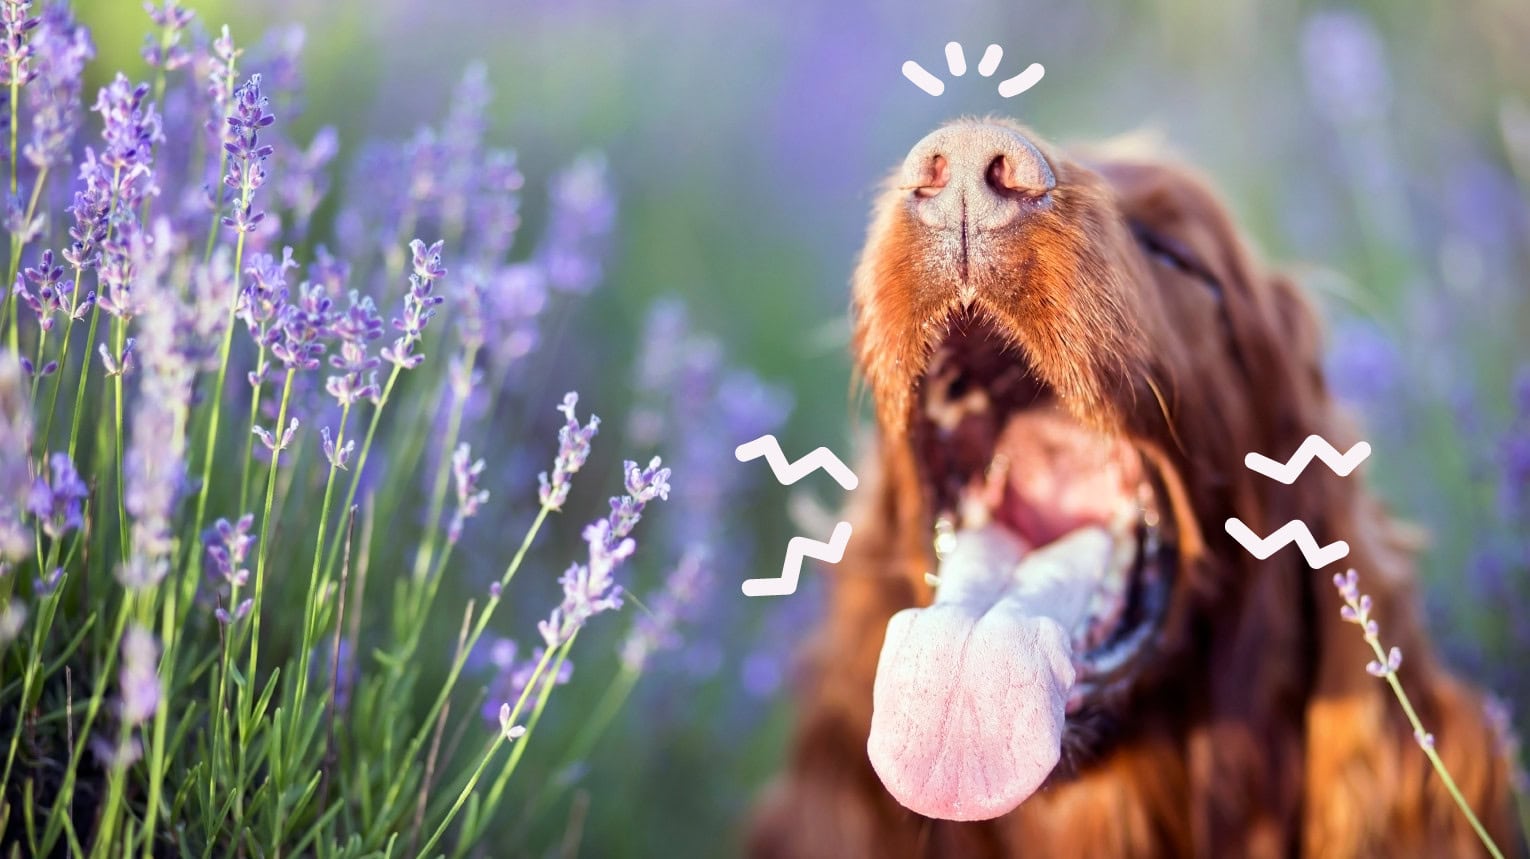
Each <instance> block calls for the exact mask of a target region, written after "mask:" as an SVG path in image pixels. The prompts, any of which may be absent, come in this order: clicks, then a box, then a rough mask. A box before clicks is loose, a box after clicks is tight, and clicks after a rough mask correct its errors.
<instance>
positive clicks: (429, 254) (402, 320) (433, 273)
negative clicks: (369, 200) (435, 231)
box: [382, 239, 446, 370]
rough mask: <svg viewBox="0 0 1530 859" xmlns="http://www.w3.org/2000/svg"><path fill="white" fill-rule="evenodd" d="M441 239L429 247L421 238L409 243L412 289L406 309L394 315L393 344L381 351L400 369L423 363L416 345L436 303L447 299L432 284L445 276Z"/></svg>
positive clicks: (422, 334) (405, 300)
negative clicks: (412, 262) (433, 288)
mask: <svg viewBox="0 0 1530 859" xmlns="http://www.w3.org/2000/svg"><path fill="white" fill-rule="evenodd" d="M441 244H442V243H441V242H439V241H438V242H436V243H435V244H433V245H430V246H429V247H426V245H425V243H424V242H423V241H421V240H419V239H415V240H414V241H412V242H410V243H409V250H410V251H411V252H412V253H413V254H414V273H412V274H410V275H409V291H408V292H406V293H404V312H403V315H402V316H400V317H395V318H394V320H393V327H394V328H395V329H396V330H398V331H399V332H400V334H399V337H398V339H396V340H394V341H393V345H392V346H386V347H384V348H383V350H382V356H383V358H385V359H387V360H388V361H391V362H393V363H394V364H395V365H397V366H398V367H399V368H400V369H404V370H409V369H413V368H415V367H418V366H419V365H420V362H421V361H424V360H425V356H424V355H421V354H415V353H414V347H415V345H416V344H418V343H419V342H420V339H421V338H422V337H424V336H425V326H426V325H427V324H428V323H429V322H430V320H431V318H432V317H434V316H435V315H436V306H437V305H439V304H440V303H441V302H443V301H445V300H446V299H445V298H444V297H442V296H440V295H435V294H433V293H432V284H434V283H435V282H436V281H437V280H439V279H440V278H442V277H444V276H445V275H446V268H445V266H443V265H442V264H441Z"/></svg>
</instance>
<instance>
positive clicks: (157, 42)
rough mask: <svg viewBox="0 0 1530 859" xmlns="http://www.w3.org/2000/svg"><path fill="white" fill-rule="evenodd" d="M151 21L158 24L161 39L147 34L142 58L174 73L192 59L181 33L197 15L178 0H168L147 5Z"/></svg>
mask: <svg viewBox="0 0 1530 859" xmlns="http://www.w3.org/2000/svg"><path fill="white" fill-rule="evenodd" d="M143 8H144V11H146V12H148V13H149V20H151V21H153V22H154V24H155V26H157V27H159V31H160V32H159V38H157V39H156V38H155V37H154V36H153V35H149V36H145V37H144V46H143V59H144V62H146V63H148V64H149V66H150V67H151V68H156V69H160V70H161V71H166V72H173V71H175V70H176V69H178V68H180V67H182V66H184V65H186V64H187V63H189V62H191V52H190V51H188V50H186V48H185V47H184V46H182V45H181V35H182V33H183V32H184V31H185V30H186V25H188V24H190V23H191V19H192V18H195V17H196V13H195V12H192V11H191V10H190V9H184V8H181V6H180V5H179V4H177V3H176V0H165V2H164V4H163V5H161V6H158V7H156V6H154V5H153V4H152V3H145V4H144V7H143Z"/></svg>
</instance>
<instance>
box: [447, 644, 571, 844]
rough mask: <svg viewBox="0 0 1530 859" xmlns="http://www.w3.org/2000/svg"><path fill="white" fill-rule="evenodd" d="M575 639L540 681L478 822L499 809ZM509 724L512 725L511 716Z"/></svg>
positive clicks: (469, 837) (484, 802) (564, 648)
mask: <svg viewBox="0 0 1530 859" xmlns="http://www.w3.org/2000/svg"><path fill="white" fill-rule="evenodd" d="M577 637H578V632H577V631H576V632H575V633H574V634H573V635H571V636H569V637H568V640H567V641H565V642H563V646H562V647H559V648H558V660H557V661H556V662H554V663H553V669H552V672H551V673H549V674H548V675H547V677H546V679H544V680H543V681H542V691H541V694H540V695H538V696H537V703H536V706H535V707H533V708H532V710H531V719H530V720H528V721H527V722H526V733H525V734H523V735H521V741H520V742H519V743H516V745H515V748H514V749H511V751H510V760H509V761H507V762H506V763H505V768H504V769H502V770H500V772H499V775H498V776H496V777H495V779H494V784H493V785H492V786H490V788H489V793H488V795H487V796H486V797H484V801H483V810H482V813H481V814H480V815H479V819H480V820H482V819H483V818H484V816H485V815H492V814H493V813H494V809H496V808H498V807H499V801H500V798H501V797H503V796H504V793H505V788H506V787H507V786H508V785H509V784H510V776H512V775H514V774H515V768H516V766H517V765H519V764H520V762H521V757H522V756H524V755H525V754H526V746H527V745H528V744H529V743H530V741H531V735H532V734H533V733H535V732H536V730H537V723H538V722H540V721H542V711H543V710H544V709H545V708H546V707H547V701H548V699H550V698H552V691H553V686H554V685H555V684H556V683H557V682H558V672H559V671H561V670H563V663H564V661H565V660H567V659H568V652H569V650H570V649H571V648H572V647H573V646H574V639H575V638H577ZM526 685H527V686H530V685H531V684H530V683H528V684H526ZM511 724H514V720H513V714H512V721H511ZM476 835H477V833H476V832H472V833H469V834H468V837H467V838H466V839H464V841H465V842H467V841H471V840H473V838H474V836H476ZM462 846H466V845H465V844H464V845H462ZM460 852H461V851H460V850H459V853H460Z"/></svg>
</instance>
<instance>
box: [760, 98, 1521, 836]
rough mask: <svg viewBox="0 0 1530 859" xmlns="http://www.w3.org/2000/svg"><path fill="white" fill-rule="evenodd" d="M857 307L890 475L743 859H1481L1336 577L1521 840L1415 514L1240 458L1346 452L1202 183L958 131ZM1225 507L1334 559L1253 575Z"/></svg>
mask: <svg viewBox="0 0 1530 859" xmlns="http://www.w3.org/2000/svg"><path fill="white" fill-rule="evenodd" d="M854 311H855V348H856V357H857V360H858V364H859V369H860V372H861V374H862V376H863V378H864V381H865V383H866V386H867V388H868V390H869V392H870V394H871V395H872V397H873V398H874V400H875V405H876V413H877V418H878V425H879V433H880V445H879V451H878V454H877V461H876V463H875V466H874V467H873V468H871V469H865V470H863V471H862V473H863V475H864V474H867V473H868V472H874V473H875V476H874V477H873V478H872V479H868V480H866V481H865V483H864V484H863V486H862V488H861V490H860V491H859V492H858V493H857V496H858V498H859V501H860V507H859V510H858V512H857V514H856V528H855V536H854V538H853V539H852V540H851V542H850V548H849V551H848V553H847V555H846V558H845V560H844V561H843V563H841V564H839V565H838V566H837V567H835V568H832V569H831V570H829V571H828V573H827V574H828V575H830V576H831V579H832V585H831V591H832V595H831V602H830V606H829V614H828V619H827V622H826V624H825V626H824V628H823V629H822V630H820V632H819V634H818V635H817V636H816V638H815V640H814V642H813V644H812V646H811V647H810V650H809V671H808V672H807V677H806V681H805V685H804V688H803V689H802V691H801V702H800V703H801V706H800V724H799V726H798V729H797V734H796V738H795V741H794V743H793V745H792V748H791V753H790V761H789V764H788V768H787V770H786V772H785V773H784V774H783V776H782V777H781V778H780V779H779V780H778V782H777V783H776V784H775V785H774V786H773V787H772V789H771V790H770V792H769V794H768V796H767V798H766V800H765V802H764V803H763V808H762V809H761V811H760V813H759V815H758V816H757V818H756V820H755V825H754V828H753V831H752V834H751V839H750V850H751V853H752V855H753V856H756V857H803V859H811V857H832V858H833V859H859V857H868V859H871V857H875V859H884V857H915V856H939V857H947V856H951V857H999V856H1041V857H1072V856H1098V857H1146V856H1197V857H1215V859H1222V857H1243V856H1256V857H1290V856H1305V857H1399V856H1417V857H1455V856H1477V855H1483V854H1484V851H1483V849H1482V847H1481V845H1480V843H1479V842H1478V840H1477V838H1476V836H1475V835H1474V834H1473V832H1472V831H1471V829H1470V828H1469V827H1468V824H1467V822H1466V820H1465V819H1464V818H1463V817H1462V815H1461V814H1460V812H1459V811H1458V810H1457V809H1456V808H1455V806H1454V804H1453V803H1452V801H1451V798H1450V797H1449V795H1448V794H1447V792H1446V790H1445V789H1444V787H1443V786H1442V785H1441V783H1440V781H1439V779H1437V778H1436V777H1435V775H1434V774H1433V773H1432V771H1431V770H1430V767H1429V764H1428V761H1427V760H1426V758H1425V756H1424V755H1423V754H1422V752H1421V751H1420V750H1419V748H1418V747H1417V745H1416V744H1415V741H1414V738H1413V732H1412V729H1411V728H1410V727H1409V724H1408V723H1407V721H1406V720H1405V718H1404V716H1403V714H1402V712H1401V711H1400V709H1399V708H1398V706H1397V704H1396V702H1395V701H1394V700H1393V699H1392V697H1391V693H1390V691H1389V690H1388V689H1387V686H1386V684H1385V683H1384V682H1382V681H1379V680H1377V679H1375V678H1373V677H1371V676H1369V675H1368V674H1367V673H1366V671H1365V665H1366V663H1367V661H1368V660H1369V659H1370V658H1371V653H1370V650H1369V648H1368V646H1367V645H1366V643H1365V642H1364V641H1363V640H1362V636H1361V634H1360V631H1359V630H1358V629H1357V628H1356V627H1354V626H1353V625H1351V624H1347V623H1344V622H1343V621H1342V620H1341V618H1340V615H1339V606H1340V602H1339V599H1338V597H1337V595H1336V593H1335V591H1334V588H1333V585H1332V577H1333V574H1334V572H1336V571H1338V570H1341V569H1342V568H1343V567H1347V566H1353V567H1355V568H1357V569H1358V570H1359V571H1360V574H1361V580H1362V585H1363V588H1364V589H1365V590H1367V591H1368V592H1370V593H1371V594H1372V595H1373V596H1374V598H1375V603H1376V608H1375V616H1376V617H1377V618H1378V619H1379V621H1380V623H1381V626H1382V634H1383V638H1384V639H1385V641H1386V642H1387V643H1389V644H1396V645H1398V646H1400V647H1401V648H1402V651H1403V653H1404V654H1405V656H1406V660H1405V662H1404V664H1403V666H1402V669H1401V672H1400V677H1401V679H1402V682H1403V684H1404V685H1405V687H1406V688H1407V689H1408V691H1409V692H1410V693H1411V694H1412V696H1413V700H1414V702H1415V704H1416V706H1417V707H1418V710H1419V714H1420V716H1421V717H1422V718H1423V720H1424V723H1425V724H1426V725H1427V726H1428V728H1429V729H1430V730H1432V731H1433V732H1434V733H1435V735H1436V736H1437V737H1438V750H1439V752H1440V754H1441V756H1442V757H1443V758H1444V760H1445V761H1446V763H1447V764H1448V765H1449V767H1450V769H1451V771H1452V773H1453V774H1454V776H1455V778H1456V781H1457V783H1458V784H1459V785H1460V788H1461V790H1462V791H1463V792H1464V793H1465V795H1466V797H1467V799H1468V800H1469V801H1470V802H1471V804H1472V805H1473V807H1474V808H1475V809H1476V811H1477V813H1478V814H1479V815H1480V816H1481V817H1482V819H1483V822H1484V823H1485V824H1486V826H1487V828H1488V829H1489V831H1490V832H1491V833H1492V834H1493V836H1494V837H1495V839H1496V840H1497V841H1498V843H1499V844H1500V845H1501V846H1503V847H1504V848H1505V849H1506V850H1510V851H1511V852H1512V847H1513V845H1512V844H1511V843H1510V842H1511V839H1512V838H1513V837H1514V836H1513V835H1512V834H1511V833H1512V831H1513V830H1512V829H1511V825H1512V824H1511V820H1512V818H1511V816H1510V797H1509V792H1508V786H1507V785H1508V763H1507V761H1506V760H1505V759H1504V758H1503V757H1502V756H1501V754H1500V753H1499V751H1498V750H1499V746H1498V745H1497V742H1496V738H1495V736H1494V735H1493V732H1492V730H1491V728H1490V727H1489V723H1488V721H1487V719H1486V718H1485V717H1484V714H1483V706H1482V699H1481V698H1480V697H1479V696H1478V694H1477V693H1476V692H1474V691H1472V690H1470V689H1468V688H1467V687H1466V686H1465V685H1463V684H1462V683H1461V682H1460V681H1458V680H1456V679H1454V678H1453V677H1451V676H1450V675H1449V674H1448V673H1447V672H1446V671H1445V669H1444V668H1443V667H1442V666H1441V665H1440V664H1439V663H1438V662H1437V660H1436V658H1435V656H1434V654H1433V652H1432V651H1431V648H1430V646H1429V643H1428V641H1427V640H1426V639H1425V637H1424V635H1423V633H1422V631H1421V628H1420V625H1419V622H1418V619H1417V616H1416V611H1415V606H1414V594H1413V587H1412V578H1413V575H1412V572H1411V569H1410V557H1409V554H1410V551H1409V548H1408V546H1407V541H1406V539H1405V538H1404V537H1403V534H1402V532H1401V530H1400V529H1398V528H1397V527H1395V526H1394V524H1393V523H1392V522H1391V521H1390V519H1389V518H1388V516H1387V514H1386V513H1385V511H1384V510H1383V509H1382V507H1381V506H1380V504H1379V503H1378V502H1377V501H1376V500H1375V499H1374V498H1373V497H1372V496H1371V495H1370V494H1368V492H1367V491H1366V489H1365V487H1364V483H1363V480H1362V478H1361V477H1360V476H1359V475H1352V476H1350V477H1347V478H1341V477H1338V476H1337V475H1335V474H1334V473H1333V472H1332V471H1331V470H1329V469H1328V468H1326V467H1324V466H1323V465H1322V464H1321V463H1315V464H1314V465H1312V466H1311V467H1309V468H1308V470H1307V471H1306V472H1305V473H1304V474H1303V475H1302V476H1301V477H1300V478H1299V479H1297V480H1296V481H1295V483H1294V484H1292V485H1289V486H1287V485H1283V484H1281V483H1278V482H1276V481H1274V480H1271V479H1269V478H1266V477H1263V476H1260V475H1258V474H1255V473H1253V472H1251V471H1249V470H1248V469H1247V468H1246V467H1245V466H1244V456H1245V454H1247V453H1249V452H1251V451H1258V452H1261V453H1264V454H1266V455H1268V456H1271V457H1273V458H1274V459H1277V460H1280V461H1284V460H1285V459H1286V458H1287V457H1289V456H1290V455H1291V454H1292V453H1293V452H1294V451H1295V450H1296V448H1297V446H1298V445H1299V444H1300V443H1301V441H1302V440H1303V439H1305V438H1306V437H1307V436H1308V435H1309V434H1313V433H1316V434H1319V435H1322V436H1324V437H1325V438H1327V439H1328V440H1329V441H1331V442H1332V443H1333V444H1334V445H1335V446H1336V447H1337V448H1339V449H1340V450H1345V449H1348V447H1349V446H1350V445H1351V444H1352V443H1353V442H1354V441H1356V440H1357V438H1356V436H1355V435H1354V433H1353V431H1352V429H1351V428H1350V427H1349V425H1348V424H1347V423H1346V422H1345V421H1344V419H1343V418H1342V416H1341V414H1340V413H1339V409H1338V408H1337V407H1336V405H1335V403H1334V402H1333V401H1332V400H1331V398H1330V396H1329V394H1328V392H1327V390H1326V388H1325V385H1324V379H1323V374H1322V371H1321V368H1320V365H1319V345H1320V344H1319V339H1320V338H1319V333H1320V332H1319V329H1318V325H1317V322H1316V320H1315V318H1314V316H1313V314H1312V312H1311V310H1310V309H1309V307H1308V305H1307V303H1306V302H1305V301H1304V300H1303V298H1302V296H1301V295H1300V293H1299V292H1298V290H1297V289H1296V288H1295V287H1294V286H1293V285H1292V284H1291V283H1290V282H1289V281H1288V280H1286V279H1284V278H1282V277H1280V276H1279V275H1276V274H1273V273H1271V272H1270V271H1268V270H1267V269H1265V268H1264V267H1263V266H1261V265H1260V264H1259V262H1258V261H1256V260H1255V259H1254V257H1253V256H1252V255H1251V254H1250V252H1249V251H1248V249H1247V248H1246V247H1245V245H1244V242H1243V240H1242V239H1241V238H1240V237H1239V235H1238V233H1237V231H1236V230H1235V229H1234V227H1233V225H1232V223H1231V222H1230V220H1229V218H1228V215H1227V213H1226V211H1225V210H1224V208H1223V207H1222V206H1221V205H1220V204H1219V203H1218V202H1217V200H1216V199H1215V197H1214V196H1213V195H1212V193H1211V192H1210V191H1209V190H1208V189H1207V188H1206V186H1205V185H1203V184H1202V183H1201V182H1200V181H1198V180H1196V179H1195V178H1193V177H1192V176H1190V175H1189V174H1187V173H1186V172H1185V171H1183V170H1181V169H1178V168H1176V167H1172V166H1166V165H1165V164H1162V163H1152V162H1148V161H1130V160H1120V159H1089V158H1083V157H1080V158H1076V159H1075V158H1071V157H1069V156H1067V155H1065V154H1063V153H1062V152H1059V151H1058V150H1056V149H1054V148H1052V147H1050V146H1048V145H1047V144H1045V143H1043V142H1041V141H1040V140H1038V139H1037V138H1036V137H1034V136H1033V135H1032V134H1031V133H1030V132H1028V131H1026V130H1025V129H1023V128H1021V127H1019V126H1017V125H1015V124H1013V123H1010V122H1007V121H1002V120H986V121H971V120H964V121H959V122H955V123H952V124H950V125H947V126H945V127H943V128H941V129H940V130H938V131H936V132H935V133H933V134H931V135H930V136H928V137H926V138H925V139H924V140H923V141H921V142H920V143H919V144H918V145H917V146H915V147H914V149H913V151H912V152H910V154H909V156H908V159H907V161H906V162H905V164H904V165H903V168H902V169H901V171H899V172H898V173H897V174H896V175H895V176H894V177H893V178H892V180H891V181H890V183H889V186H888V188H887V190H886V191H885V193H884V194H883V195H882V197H881V199H880V201H879V203H878V205H877V207H876V210H875V213H874V216H873V218H872V224H871V228H870V232H869V235H868V237H867V241H866V247H865V249H864V251H863V254H862V258H861V261H860V265H859V268H858V269H857V271H856V274H855V282H854ZM1233 516H1236V517H1238V518H1239V519H1241V520H1242V521H1243V522H1245V523H1247V524H1248V526H1249V527H1250V528H1252V529H1253V530H1254V531H1255V532H1257V533H1259V534H1269V533H1271V532H1273V531H1274V530H1275V529H1276V528H1278V527H1280V526H1281V525H1284V524H1285V523H1286V522H1288V521H1290V520H1292V519H1300V520H1303V521H1304V522H1306V524H1307V525H1308V527H1309V528H1310V529H1311V531H1312V532H1313V534H1314V536H1315V537H1316V538H1317V541H1318V542H1319V543H1321V544H1326V543H1329V542H1331V541H1335V540H1344V541H1346V542H1347V543H1348V545H1349V547H1350V553H1349V556H1348V557H1347V558H1346V559H1345V560H1344V561H1342V562H1340V563H1338V564H1334V565H1332V566H1330V567H1329V568H1326V569H1323V570H1313V569H1311V568H1310V567H1309V566H1308V565H1307V563H1306V561H1305V560H1304V558H1303V556H1302V555H1301V553H1300V552H1299V551H1298V550H1297V548H1296V547H1295V546H1290V547H1287V548H1285V549H1283V550H1281V551H1280V552H1278V553H1276V554H1275V555H1274V556H1272V557H1271V558H1269V559H1268V560H1265V561H1258V560H1255V559H1254V558H1253V557H1252V556H1251V555H1250V554H1249V553H1248V552H1247V551H1245V550H1244V549H1243V548H1242V547H1240V546H1239V545H1237V544H1236V543H1235V542H1234V541H1233V540H1232V539H1231V538H1230V537H1228V536H1227V534H1226V532H1225V530H1224V523H1225V522H1226V520H1227V519H1228V518H1229V517H1233ZM937 549H940V552H939V553H938V554H939V555H940V556H941V557H939V558H938V557H937ZM956 559H960V560H956ZM1037 559H1040V560H1037ZM1017 565H1018V566H1017ZM932 571H938V572H939V583H940V584H939V588H938V590H937V589H935V588H932V586H931V582H932V578H930V577H928V576H927V574H929V573H931V572H932ZM932 599H933V600H936V604H935V605H934V606H931V607H929V608H925V609H922V610H920V611H913V612H907V611H904V610H905V609H910V608H911V607H916V606H930V604H931V601H932ZM895 615H897V617H896V618H895V617H894V616H895ZM890 621H891V623H890ZM884 639H885V643H886V647H885V648H884ZM911 807H912V808H917V809H919V810H920V811H921V812H924V814H920V813H916V812H915V811H913V810H910V808H911ZM925 815H929V816H925ZM937 818H942V819H937ZM958 821H961V822H958ZM1516 843H1517V842H1516Z"/></svg>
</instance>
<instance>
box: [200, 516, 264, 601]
mask: <svg viewBox="0 0 1530 859" xmlns="http://www.w3.org/2000/svg"><path fill="white" fill-rule="evenodd" d="M254 524H255V514H253V513H246V514H244V515H243V516H240V517H239V519H238V520H237V521H234V522H230V521H228V520H227V519H219V520H218V521H217V522H215V523H213V527H212V528H211V529H210V530H209V531H208V532H207V533H206V534H204V535H203V537H202V545H203V548H204V550H205V551H206V552H207V560H208V568H207V570H208V574H209V575H216V576H217V578H219V579H221V580H222V582H223V583H224V584H227V585H229V586H230V587H235V588H241V587H244V585H245V583H246V582H247V581H249V578H250V571H249V569H248V568H246V567H245V566H244V564H245V561H246V560H247V559H248V558H249V556H250V550H251V549H252V548H254V546H255V540H256V537H255V535H253V534H251V533H250V529H251V528H252V527H253V526H254Z"/></svg>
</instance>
